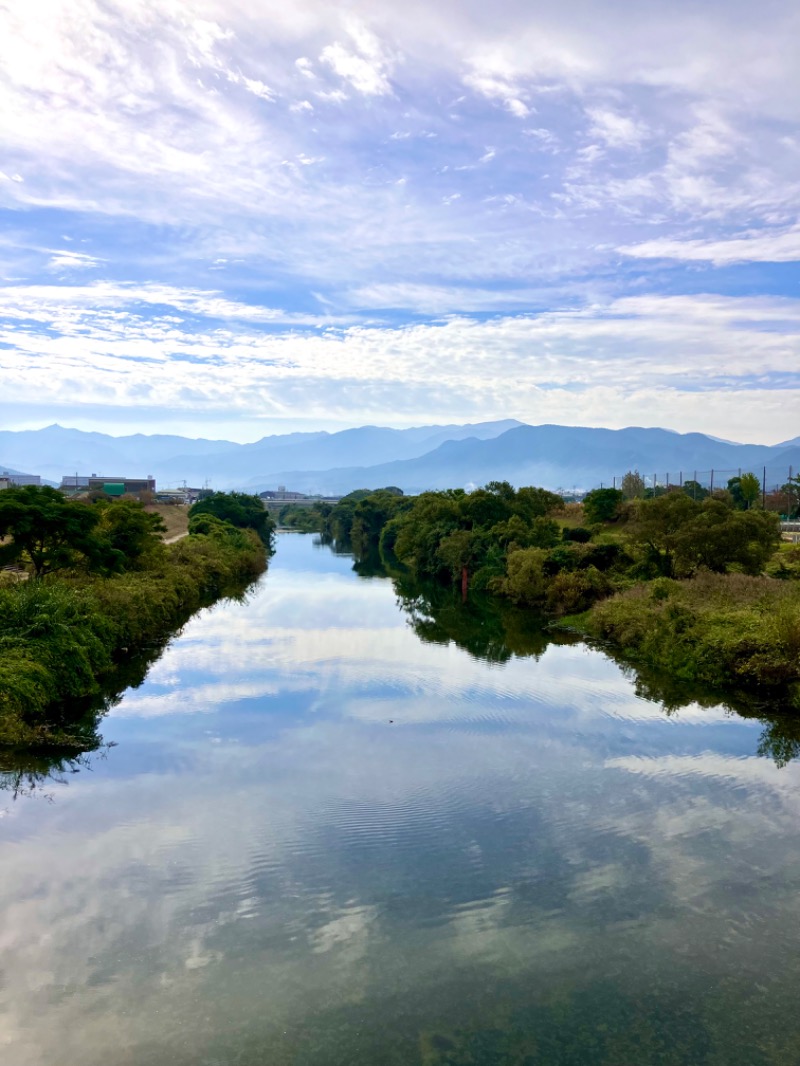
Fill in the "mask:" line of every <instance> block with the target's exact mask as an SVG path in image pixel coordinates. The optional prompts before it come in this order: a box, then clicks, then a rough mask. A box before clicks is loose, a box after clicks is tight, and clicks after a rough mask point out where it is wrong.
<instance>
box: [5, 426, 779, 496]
mask: <svg viewBox="0 0 800 1066" xmlns="http://www.w3.org/2000/svg"><path fill="white" fill-rule="evenodd" d="M765 467H766V468H767V480H768V482H769V484H773V483H776V484H779V483H782V482H783V481H785V480H786V477H787V475H788V473H789V470H790V468H791V469H792V470H793V471H794V472H797V471H798V470H799V469H800V437H796V438H794V439H793V440H789V441H785V442H783V443H782V444H777V445H771V446H770V445H759V444H737V443H734V442H730V441H723V440H719V439H718V438H715V437H710V436H707V435H705V434H702V433H675V432H672V431H671V430H666V429H657V428H655V429H643V428H637V427H629V428H627V429H619V430H610V429H597V428H587V427H577V426H555V425H542V426H529V425H525V424H523V423H521V422H518V421H516V420H515V419H505V420H501V421H495V422H481V423H477V424H474V425H469V424H468V425H446V426H419V427H415V428H412V429H402V430H401V429H388V428H385V427H378V426H362V427H360V428H358V429H348V430H343V431H341V432H339V433H327V432H317V433H288V434H279V435H274V436H268V437H263V438H262V439H261V440H258V441H255V442H254V443H252V444H236V443H233V442H232V441H225V440H205V439H193V438H189V437H179V436H173V435H158V434H156V435H151V436H150V435H144V434H135V435H132V436H123V437H112V436H108V435H106V434H103V433H87V432H83V431H81V430H75V429H65V428H63V427H61V426H57V425H54V426H48V427H47V428H45V429H40V430H24V431H12V430H2V431H0V472H2V471H3V470H9V471H11V472H20V471H24V472H26V473H33V474H40V475H41V476H42V477H43V478H45V479H47V480H51V481H55V482H60V480H61V478H62V477H63V476H64V475H65V474H76V473H77V474H98V475H101V476H109V477H121V476H127V477H139V476H144V475H152V476H154V477H155V478H156V479H157V482H158V484H159V487H161V488H167V487H175V486H177V485H179V484H182V483H184V482H187V483H189V484H191V485H196V486H201V485H205V484H209V485H210V486H211V487H213V488H217V489H232V488H236V489H245V490H246V491H249V492H256V491H261V490H263V489H274V488H277V487H278V486H279V485H285V486H286V488H288V489H293V490H297V491H301V492H319V493H322V494H325V495H339V494H342V493H345V492H349V491H351V490H352V489H355V488H362V487H367V488H375V487H379V486H381V485H397V486H399V487H400V488H402V489H403V490H404V491H405V492H419V491H422V490H424V489H427V488H446V487H459V486H461V487H464V486H471V485H479V484H483V483H485V482H487V481H491V480H508V481H511V482H512V483H513V484H515V485H521V484H534V485H541V486H543V487H545V488H551V489H556V488H563V489H567V490H569V489H572V488H573V487H576V488H578V489H587V488H592V487H593V486H596V485H599V484H601V483H605V484H611V483H612V481H613V479H614V477H616V478H618V479H619V478H621V476H622V475H623V474H624V473H625V472H626V471H628V470H639V471H640V472H641V473H642V474H644V475H645V476H646V477H647V478H648V479H650V478H652V476H653V475H657V476H658V479H659V481H661V480H663V479H664V478H665V477H666V475H667V473H669V474H670V480H671V481H677V480H678V478H679V476H681V475H682V477H683V479H684V480H687V479H689V478H692V477H694V474H695V472H697V473H698V479H700V480H705V481H707V480H708V476H709V471H710V470H711V469H712V468H713V469H714V470H715V471H716V472H717V474H716V483H717V484H723V483H724V481H726V480H727V478H728V477H730V476H732V475H733V474H736V473H737V471H738V470H740V469H741V470H742V471H745V470H753V471H754V472H756V473H758V474H759V476H761V473H762V470H763V468H765Z"/></svg>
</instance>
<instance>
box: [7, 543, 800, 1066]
mask: <svg viewBox="0 0 800 1066" xmlns="http://www.w3.org/2000/svg"><path fill="white" fill-rule="evenodd" d="M412 591H413V593H414V611H415V612H416V618H417V621H418V622H419V621H421V622H423V623H424V626H423V628H424V631H425V632H426V633H429V634H431V635H432V637H433V639H432V640H429V641H426V640H420V639H419V636H418V634H417V632H416V631H415V625H416V623H415V622H414V621H413V619H414V615H413V614H412V615H409V614H407V613H406V612H405V611H404V610H398V604H397V599H398V597H400V598H401V599H402V598H403V596H404V595H406V594H407V593H408V592H412ZM485 611H488V612H489V614H488V616H487V615H485V613H484V612H485ZM492 611H493V608H491V606H490V605H487V604H473V605H472V606H471V607H470V608H469V610H468V611H467V613H466V614H461V613H459V611H458V610H457V609H456V605H453V604H449V603H444V602H437V601H436V597H435V595H428V593H426V592H424V591H420V590H408V589H405V590H404V589H403V586H402V585H397V587H395V586H393V585H392V583H391V582H390V581H389V580H388V579H386V578H381V577H380V576H377V575H373V576H371V577H370V578H369V579H368V580H360V579H359V578H358V577H357V575H354V574H353V573H352V560H349V559H347V558H346V557H344V556H335V555H333V554H331V553H326V552H324V551H322V550H321V549H317V548H314V547H313V544H312V543H311V540H310V538H308V537H300V536H298V535H290V536H287V537H285V538H280V544H279V548H278V552H277V555H276V556H275V558H274V560H273V563H272V567H271V570H270V572H269V574H268V575H267V577H266V579H265V580H264V581H262V583H261V584H260V586H259V589H258V591H257V593H256V594H255V595H254V596H253V598H252V599H251V601H250V602H249V603H248V604H247V605H237V604H226V605H221V606H220V607H218V608H215V609H213V610H211V611H208V612H206V613H205V614H203V615H201V616H198V617H197V618H195V619H193V620H192V622H190V623H189V625H187V627H186V629H185V631H184V632H183V634H182V636H181V637H180V639H179V640H177V641H175V642H174V644H172V645H171V646H170V647H169V648H168V649H167V650H166V652H165V654H164V655H163V656H162V658H161V659H160V660H159V661H158V662H157V663H156V664H155V665H154V667H153V669H152V670H151V673H150V674H149V676H148V678H147V680H146V681H145V682H144V684H143V685H141V687H140V688H138V689H136V690H134V691H131V692H129V693H127V694H126V695H125V696H124V698H123V699H122V700H121V701H120V702H119V704H118V705H117V706H116V707H115V708H114V709H113V710H112V711H111V713H110V715H109V717H108V718H107V719H106V721H105V723H104V726H103V729H104V733H105V734H106V736H107V737H108V738H109V739H111V740H113V741H115V742H116V744H117V746H116V747H115V748H114V749H113V750H112V751H111V752H110V753H109V757H108V758H107V759H106V760H99V761H98V762H97V763H96V764H94V765H93V766H92V773H90V774H85V773H79V774H76V775H72V776H71V777H70V778H69V782H70V783H69V786H68V787H66V788H61V789H59V791H58V801H57V802H55V803H52V804H36V803H28V802H26V803H17V804H13V805H11V810H10V812H9V813H8V814H7V817H6V818H4V819H3V821H2V822H0V826H2V829H3V832H4V835H5V840H6V843H5V845H4V847H3V852H2V856H0V869H1V870H2V871H3V877H2V878H0V953H2V964H3V966H4V967H5V968H6V969H7V970H8V973H9V974H10V975H13V979H9V980H6V981H5V982H4V983H3V984H2V985H0V1011H2V1015H1V1019H2V1020H0V1034H1V1035H0V1039H2V1040H3V1041H4V1042H5V1043H4V1047H3V1050H4V1059H5V1060H6V1061H9V1062H13V1063H14V1066H43V1064H44V1063H46V1062H51V1061H57V1062H59V1063H60V1064H63V1066H73V1064H74V1066H77V1064H79V1063H80V1064H81V1066H83V1064H85V1066H96V1064H97V1066H99V1064H100V1063H103V1064H106V1063H108V1062H114V1063H122V1064H123V1066H156V1064H163V1063H165V1062H169V1063H171V1064H173V1063H175V1064H178V1066H184V1064H185V1066H189V1064H190V1063H191V1064H197V1063H200V1064H208V1066H210V1064H212V1063H213V1064H219V1063H226V1064H227V1063H232V1062H237V1063H242V1064H246V1066H249V1064H253V1066H255V1064H261V1063H265V1062H269V1063H270V1066H284V1064H285V1066H288V1064H292V1066H338V1064H342V1066H345V1064H346V1066H376V1064H384V1063H385V1064H395V1063H396V1064H398V1066H399V1064H403V1066H415V1064H420V1066H443V1064H447V1066H467V1064H469V1066H495V1064H498V1063H510V1064H517V1066H531V1064H536V1066H539V1064H544V1063H546V1064H548V1066H550V1064H559V1066H566V1064H570V1066H601V1064H602V1066H620V1064H628V1063H630V1064H631V1066H634V1064H635V1066H651V1064H652V1066H655V1064H663V1063H667V1064H669V1066H697V1064H708V1066H712V1064H713V1066H722V1064H725V1066H729V1064H733V1066H753V1064H756V1066H766V1064H770V1066H775V1064H779V1066H782V1064H786V1066H789V1064H790V1063H791V1064H794V1063H796V1062H797V1061H798V1049H799V1048H800V1020H798V1018H797V1013H796V1010H795V1001H796V992H797V958H798V957H799V956H798V947H800V944H799V943H798V940H799V939H800V937H798V933H797V932H796V930H797V929H798V923H797V917H798V914H797V911H798V902H797V901H798V895H797V891H796V888H797V883H798V876H800V841H799V840H798V833H797V824H798V817H797V816H798V799H797V797H798V795H799V794H800V793H798V785H799V784H800V764H798V763H789V764H788V765H786V766H785V767H784V768H783V769H778V768H777V767H776V766H775V765H774V763H773V762H772V761H771V760H770V759H765V758H761V757H759V756H758V755H757V754H756V748H757V746H758V743H759V741H758V736H759V732H760V731H761V723H759V722H758V721H755V720H748V719H745V718H742V717H739V716H736V715H734V714H732V713H731V711H730V710H726V709H725V708H723V707H720V706H710V707H702V706H700V705H699V704H698V703H693V704H691V705H689V706H686V707H684V708H681V709H680V710H677V711H676V712H675V713H672V714H670V715H667V714H665V713H664V712H663V711H662V710H661V706H660V704H654V703H652V702H649V701H648V700H645V699H642V698H641V696H639V695H637V693H636V691H635V687H634V684H633V681H632V679H631V678H629V677H626V676H625V675H624V674H623V673H622V672H621V670H620V668H619V666H618V665H617V664H615V663H614V662H613V661H611V660H610V659H609V658H608V657H607V656H605V655H603V654H602V653H600V652H599V651H597V650H594V649H590V648H587V647H585V646H584V645H581V644H572V643H565V644H561V643H548V642H547V640H546V639H545V638H544V637H543V635H542V634H541V633H538V632H534V631H528V630H527V629H526V628H525V626H524V625H523V621H522V620H516V621H515V620H513V619H512V620H509V619H508V618H506V617H505V616H502V617H500V616H496V615H494V614H493V613H492ZM482 632H483V634H484V635H483V637H481V636H480V634H481V633H482ZM504 633H507V634H509V638H508V639H507V640H506V639H505V638H504V637H503V634H504ZM460 642H461V643H460ZM487 647H488V648H489V650H490V654H488V655H486V654H485V649H486V648H487ZM466 648H469V652H467V650H465V649H466Z"/></svg>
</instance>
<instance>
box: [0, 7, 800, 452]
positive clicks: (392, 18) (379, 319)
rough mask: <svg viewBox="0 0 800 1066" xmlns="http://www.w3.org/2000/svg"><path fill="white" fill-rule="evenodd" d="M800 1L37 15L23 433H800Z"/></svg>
mask: <svg viewBox="0 0 800 1066" xmlns="http://www.w3.org/2000/svg"><path fill="white" fill-rule="evenodd" d="M798 41H800V6H799V5H797V4H796V3H793V2H791V0H762V2H760V3H758V4H756V3H754V2H743V0H724V2H722V0H705V2H702V3H698V2H697V0H693V2H691V3H689V2H685V0H669V2H668V3H667V2H663V0H648V2H642V0H636V2H633V0H617V2H615V3H613V4H612V3H606V4H599V3H597V2H596V0H572V2H571V3H570V4H568V5H566V4H563V3H555V2H551V0H546V2H542V0H497V2H496V3H494V4H486V3H485V0H480V2H479V0H458V2H453V0H437V3H436V4H432V3H430V0H425V2H422V0H406V2H404V3H403V4H397V3H394V2H393V3H387V2H385V0H371V2H370V3H366V2H357V0H353V2H350V3H342V2H335V0H334V2H331V0H324V2H323V0H299V2H297V3H294V4H287V3H286V2H285V0H282V2H280V3H278V2H273V0H259V2H258V3H252V2H247V3H244V2H242V0H224V2H222V0H204V2H203V0H102V2H98V0H68V2H64V0H5V3H2V4H0V428H4V429H28V428H38V427H40V426H44V425H48V424H51V423H53V422H59V423H60V424H62V425H67V426H74V427H77V428H81V429H95V430H100V431H103V432H110V433H113V434H121V433H128V432H137V431H142V432H148V433H158V432H172V433H183V434H185V435H187V436H193V437H200V436H205V437H225V438H227V439H230V440H238V441H249V440H255V439H257V438H259V437H262V436H264V435H266V434H270V433H282V432H289V431H293V430H297V429H320V428H322V429H337V428H344V427H346V426H356V425H363V424H367V423H370V424H377V425H393V426H398V427H402V426H409V425H421V424H428V423H439V424H440V423H449V422H476V421H483V420H487V419H496V418H512V417H513V418H518V419H520V420H521V421H523V422H528V423H531V424H540V423H545V422H555V423H560V424H564V425H588V426H607V427H610V428H618V427H622V426H627V425H644V426H654V425H659V426H664V427H667V428H671V429H675V430H679V431H682V432H683V431H693V430H698V431H702V432H707V433H710V434H712V435H715V436H720V437H724V438H727V439H733V440H743V441H745V440H746V441H757V442H763V443H770V444H771V443H778V442H780V441H782V440H786V439H789V438H793V437H796V436H797V434H798V426H797V415H796V412H797V411H798V400H800V270H798V260H800V122H799V121H798V119H799V118H800V63H799V62H798Z"/></svg>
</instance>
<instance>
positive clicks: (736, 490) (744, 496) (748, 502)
mask: <svg viewBox="0 0 800 1066" xmlns="http://www.w3.org/2000/svg"><path fill="white" fill-rule="evenodd" d="M728 492H730V494H731V497H732V498H733V506H734V507H735V508H736V509H737V511H749V510H750V508H751V507H752V506H753V504H754V503H755V502H756V501H757V500H758V497H759V495H760V493H761V482H760V481H759V480H758V478H757V477H756V475H755V474H742V476H741V477H732V478H731V479H730V481H729V482H728Z"/></svg>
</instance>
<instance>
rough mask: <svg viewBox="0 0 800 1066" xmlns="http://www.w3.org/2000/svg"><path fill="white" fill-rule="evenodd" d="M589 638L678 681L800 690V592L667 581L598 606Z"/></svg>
mask: <svg viewBox="0 0 800 1066" xmlns="http://www.w3.org/2000/svg"><path fill="white" fill-rule="evenodd" d="M581 627H582V628H585V630H586V631H587V632H588V633H590V634H591V635H593V636H595V637H598V638H601V639H604V640H611V641H613V643H614V644H615V645H616V646H617V647H619V648H621V649H624V651H625V652H626V653H627V654H628V655H629V656H630V658H631V659H632V660H633V661H640V662H642V663H646V664H648V665H651V666H656V667H658V668H661V669H665V670H668V671H670V672H671V673H672V675H673V676H674V677H676V678H677V679H681V680H687V681H700V682H703V683H706V684H710V685H719V684H721V683H731V682H733V683H739V684H742V683H743V684H755V685H760V686H779V685H780V686H785V685H793V684H796V683H798V682H800V585H798V584H797V583H795V582H787V581H775V580H773V579H770V578H766V577H747V576H746V575H744V574H711V573H701V574H699V575H698V576H697V577H695V578H693V579H691V580H689V581H671V580H668V579H666V578H661V579H659V580H657V581H653V582H649V583H647V584H644V585H638V586H636V587H635V588H632V589H629V590H628V591H626V592H621V593H619V594H618V595H616V596H613V597H612V598H611V599H608V600H604V601H603V602H602V603H598V604H596V605H595V606H594V607H592V609H591V610H590V611H589V612H588V613H587V614H586V615H585V616H584V617H583V618H582V619H581Z"/></svg>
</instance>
